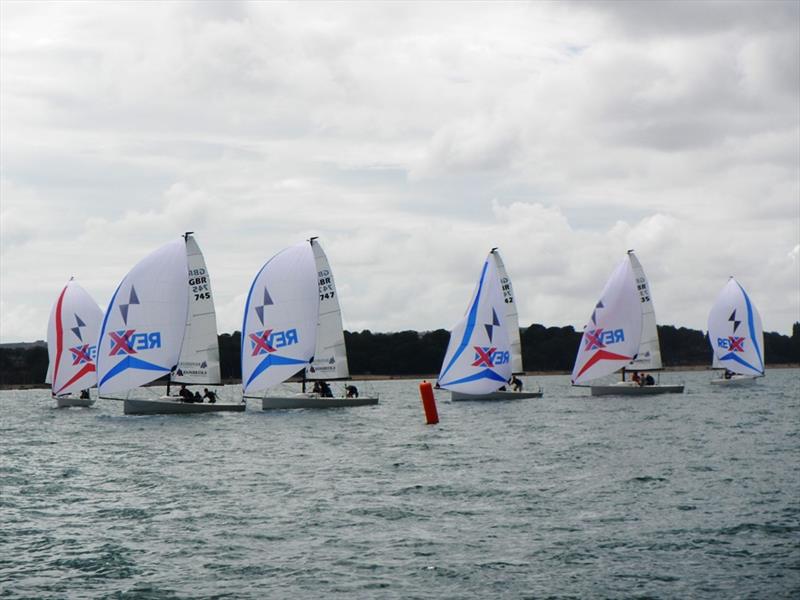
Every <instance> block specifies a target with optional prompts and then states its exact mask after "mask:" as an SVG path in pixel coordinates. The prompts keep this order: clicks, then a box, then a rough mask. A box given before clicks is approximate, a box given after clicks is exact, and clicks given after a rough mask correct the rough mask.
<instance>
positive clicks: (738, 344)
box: [717, 336, 745, 352]
mask: <svg viewBox="0 0 800 600" xmlns="http://www.w3.org/2000/svg"><path fill="white" fill-rule="evenodd" d="M744 340H745V338H743V337H735V336H729V337H728V339H725V338H717V346H719V347H720V348H722V349H723V350H729V351H730V352H744Z"/></svg>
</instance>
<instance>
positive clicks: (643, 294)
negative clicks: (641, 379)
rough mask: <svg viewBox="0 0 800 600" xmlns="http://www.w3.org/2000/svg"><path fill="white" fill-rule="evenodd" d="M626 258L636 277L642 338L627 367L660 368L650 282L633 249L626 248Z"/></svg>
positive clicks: (658, 345) (659, 352)
mask: <svg viewBox="0 0 800 600" xmlns="http://www.w3.org/2000/svg"><path fill="white" fill-rule="evenodd" d="M628 258H630V261H631V266H632V267H633V274H634V276H635V278H636V291H637V292H638V294H639V307H640V308H641V311H642V339H641V340H640V342H639V350H638V351H637V352H636V358H634V359H633V360H632V361H631V362H630V363H628V367H629V368H630V369H632V370H634V371H654V370H657V369H660V368H661V346H660V344H659V342H658V327H657V326H656V311H655V308H654V307H653V298H652V295H651V294H650V284H649V283H648V281H647V276H646V275H645V274H644V269H643V268H642V265H641V263H640V262H639V259H638V258H636V255H635V254H634V253H633V250H628Z"/></svg>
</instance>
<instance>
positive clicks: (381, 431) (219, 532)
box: [0, 369, 800, 600]
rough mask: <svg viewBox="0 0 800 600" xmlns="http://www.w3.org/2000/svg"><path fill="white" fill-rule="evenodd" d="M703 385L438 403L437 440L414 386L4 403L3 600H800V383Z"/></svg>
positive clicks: (770, 379) (552, 389)
mask: <svg viewBox="0 0 800 600" xmlns="http://www.w3.org/2000/svg"><path fill="white" fill-rule="evenodd" d="M709 378H710V375H709V373H707V372H686V373H666V374H664V375H663V376H662V381H664V382H676V381H684V382H685V383H686V393H684V394H682V395H666V396H654V397H636V398H625V397H603V398H591V397H589V396H588V393H587V390H585V389H577V388H571V387H570V386H569V381H568V378H567V377H565V376H548V377H526V378H525V379H524V381H525V385H526V388H531V387H535V386H538V385H541V386H542V387H543V388H544V397H543V398H542V399H531V400H521V401H512V402H500V403H488V402H486V403H460V402H459V403H451V402H450V401H449V394H447V393H446V392H443V391H441V392H438V394H437V402H438V408H439V415H440V418H441V422H440V424H439V425H436V426H427V425H425V424H424V417H423V410H422V406H421V403H420V399H419V393H418V388H417V385H418V382H417V381H378V382H357V385H358V386H359V388H360V390H361V391H362V393H364V392H373V393H374V392H378V393H380V404H379V405H378V406H375V407H362V408H344V409H335V410H329V411H311V410H302V411H274V412H263V411H261V410H260V403H257V402H253V401H251V402H250V404H249V406H248V410H247V412H245V413H228V414H210V415H190V416H144V417H127V416H124V415H123V414H122V405H121V403H117V402H113V401H104V400H100V401H98V402H97V404H96V405H95V407H94V408H91V409H62V410H58V409H55V408H53V407H52V406H53V403H52V401H51V400H50V399H49V397H48V395H49V392H48V391H46V390H26V391H4V392H0V411H1V412H0V443H1V444H2V447H1V448H0V493H1V494H2V496H1V497H0V527H1V529H0V597H2V598H170V599H173V598H259V599H260V598H314V599H320V600H321V599H329V598H348V599H349V598H357V599H361V598H367V599H369V598H380V599H384V598H446V599H451V598H480V599H486V598H769V599H774V598H798V597H800V371H798V370H797V369H786V370H778V369H776V370H771V371H769V372H768V375H767V377H766V378H764V379H763V380H761V381H759V382H758V383H757V384H756V385H754V386H752V387H748V388H744V387H742V388H717V387H715V386H711V385H709V383H708V380H709ZM337 385H338V384H337ZM95 393H96V392H95V391H93V394H95ZM221 395H222V397H223V399H229V400H234V399H236V400H238V399H239V388H238V387H235V386H229V387H226V388H224V389H222V390H221Z"/></svg>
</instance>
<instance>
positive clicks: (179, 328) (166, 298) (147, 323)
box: [97, 239, 189, 395]
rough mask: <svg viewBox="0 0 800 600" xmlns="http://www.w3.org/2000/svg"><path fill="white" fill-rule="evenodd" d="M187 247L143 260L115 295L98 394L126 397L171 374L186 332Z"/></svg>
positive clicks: (169, 247)
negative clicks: (142, 386)
mask: <svg viewBox="0 0 800 600" xmlns="http://www.w3.org/2000/svg"><path fill="white" fill-rule="evenodd" d="M187 268H188V267H187V261H186V243H185V242H184V240H183V239H177V240H175V241H173V242H169V243H168V244H165V245H164V246H162V247H161V248H159V249H157V250H156V251H154V252H152V253H151V254H150V255H148V256H147V257H145V258H144V259H142V260H141V261H140V262H139V263H138V264H137V265H136V266H134V267H133V269H131V271H130V272H129V273H128V274H127V275H126V276H125V278H124V279H123V280H122V282H121V283H120V284H119V287H118V288H117V290H116V291H115V292H114V296H113V297H112V298H111V302H110V304H109V305H108V310H107V311H106V315H105V318H104V319H103V325H102V328H101V330H100V336H99V342H98V345H97V347H98V352H97V377H98V380H99V383H98V386H97V387H98V389H99V390H100V394H101V395H103V394H110V393H115V392H122V391H125V390H130V389H132V388H135V387H138V386H141V385H144V384H146V383H149V382H151V381H153V380H155V379H158V378H159V377H161V376H163V375H166V374H168V373H169V372H170V371H171V370H172V369H173V368H174V367H175V366H176V365H177V363H178V357H179V356H180V353H181V343H182V342H183V334H184V330H185V328H186V314H187V310H188V299H189V298H188V294H187V292H186V271H187Z"/></svg>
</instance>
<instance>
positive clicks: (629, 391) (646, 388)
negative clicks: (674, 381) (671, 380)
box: [591, 384, 684, 396]
mask: <svg viewBox="0 0 800 600" xmlns="http://www.w3.org/2000/svg"><path fill="white" fill-rule="evenodd" d="M683 387H684V386H683V384H680V385H619V384H618V385H593V386H591V391H592V396H655V395H657V394H682V393H683Z"/></svg>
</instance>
